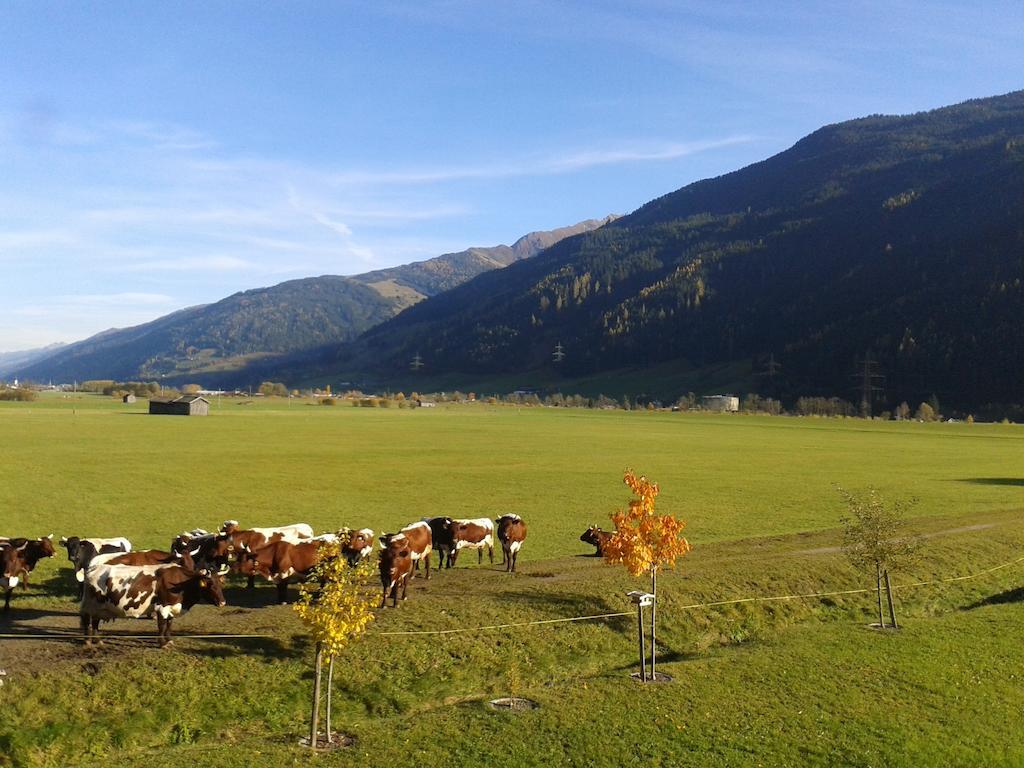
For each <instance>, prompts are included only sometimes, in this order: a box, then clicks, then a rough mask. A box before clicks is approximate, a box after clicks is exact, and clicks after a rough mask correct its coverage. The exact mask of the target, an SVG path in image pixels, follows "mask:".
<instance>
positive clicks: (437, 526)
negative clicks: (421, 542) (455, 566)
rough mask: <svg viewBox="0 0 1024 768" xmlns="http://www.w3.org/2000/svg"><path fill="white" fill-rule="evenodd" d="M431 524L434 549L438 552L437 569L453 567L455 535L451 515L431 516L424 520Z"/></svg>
mask: <svg viewBox="0 0 1024 768" xmlns="http://www.w3.org/2000/svg"><path fill="white" fill-rule="evenodd" d="M424 522H425V523H426V524H427V525H428V526H430V537H431V540H432V543H433V549H434V551H435V552H437V553H438V556H439V560H438V563H437V569H438V570H441V569H442V568H451V567H452V562H453V560H454V553H455V535H454V534H453V533H452V523H453V522H454V521H453V520H452V519H451V518H450V517H430V518H427V519H426V520H424Z"/></svg>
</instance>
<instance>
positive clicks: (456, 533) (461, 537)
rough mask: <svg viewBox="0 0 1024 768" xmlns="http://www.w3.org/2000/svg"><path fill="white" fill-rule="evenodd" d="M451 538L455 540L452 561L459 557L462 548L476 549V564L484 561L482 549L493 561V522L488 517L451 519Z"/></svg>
mask: <svg viewBox="0 0 1024 768" xmlns="http://www.w3.org/2000/svg"><path fill="white" fill-rule="evenodd" d="M452 538H453V539H454V540H455V551H454V552H453V553H452V557H451V560H452V563H453V564H454V563H455V561H456V560H457V559H458V557H459V552H460V551H461V550H463V549H475V550H476V562H477V564H479V563H482V562H483V561H484V549H486V550H487V556H488V557H489V558H490V559H491V563H493V562H494V523H493V522H492V521H491V519H490V518H489V517H478V518H476V519H474V520H452Z"/></svg>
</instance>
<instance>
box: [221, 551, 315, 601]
mask: <svg viewBox="0 0 1024 768" xmlns="http://www.w3.org/2000/svg"><path fill="white" fill-rule="evenodd" d="M320 544H321V542H319V541H307V542H303V543H301V544H290V543H289V542H287V541H275V542H274V543H272V544H267V545H266V546H265V547H260V548H259V549H257V550H254V551H252V552H243V553H242V554H241V555H240V556H239V558H238V572H239V573H241V574H242V575H243V576H248V577H249V578H250V579H252V578H255V577H256V576H262V577H263V578H265V579H266V580H267V581H272V582H274V583H275V584H276V585H277V602H278V604H283V603H287V602H288V584H289V583H295V582H298V581H304V580H305V579H306V577H307V576H308V575H309V573H310V571H312V570H313V568H314V566H315V565H316V564H317V560H318V553H319V550H320Z"/></svg>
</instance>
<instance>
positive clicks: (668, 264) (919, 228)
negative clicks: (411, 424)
mask: <svg viewBox="0 0 1024 768" xmlns="http://www.w3.org/2000/svg"><path fill="white" fill-rule="evenodd" d="M556 232H557V234H548V235H532V236H527V238H524V239H523V240H520V241H519V242H517V243H516V244H515V245H513V246H511V247H508V248H506V247H504V246H499V247H498V248H496V249H469V250H467V251H464V252H462V253H460V254H449V255H447V256H444V257H439V259H437V260H431V261H429V262H422V263H420V264H416V265H407V266H406V267H399V268H395V269H393V270H380V271H378V272H373V273H369V274H367V275H360V276H357V277H354V278H340V277H325V278H310V279H308V280H305V281H302V280H300V281H292V282H291V283H284V284H282V285H280V286H275V287H274V288H267V289H260V290H258V291H247V292H245V293H241V294H236V295H235V296H232V297H229V298H227V299H225V300H223V301H222V302H218V303H217V304H213V305H210V306H208V307H198V308H193V309H188V310H182V311H181V312H179V313H176V314H174V315H170V316H168V317H166V318H161V319H160V320H157V321H154V323H151V324H148V325H146V326H139V327H137V328H134V329H127V330H124V331H115V332H108V333H106V334H100V335H98V336H96V337H93V339H90V340H87V341H86V342H79V343H78V344H75V345H69V346H68V347H66V348H64V349H61V350H59V351H58V352H57V353H56V354H55V355H52V356H51V357H49V358H47V359H46V360H43V361H38V362H36V363H35V364H34V365H32V366H29V367H28V368H26V369H23V370H22V371H21V372H20V373H21V374H22V375H23V377H24V376H27V375H32V376H34V377H36V378H51V377H52V378H54V379H67V378H70V376H71V372H72V371H75V372H76V373H77V378H82V377H84V376H85V375H86V374H85V370H86V368H88V370H89V371H90V373H89V375H91V376H97V377H99V376H101V375H102V376H103V377H106V378H110V377H115V378H118V377H120V378H126V377H137V378H149V377H150V376H153V377H156V376H163V377H167V378H168V379H169V380H173V379H177V380H179V381H181V380H182V377H190V378H192V379H193V380H196V377H197V376H198V375H199V374H203V375H204V376H210V377H215V380H216V381H217V382H218V383H221V384H224V383H230V382H233V383H239V384H241V383H245V384H251V383H255V382H258V381H259V380H262V379H273V380H284V381H286V382H288V383H289V384H291V385H293V386H294V385H300V384H304V383H313V382H317V383H324V382H331V381H333V382H338V381H341V380H343V379H344V380H362V381H373V382H378V383H380V384H381V385H382V386H390V387H392V388H402V389H406V388H409V389H412V388H417V389H420V391H429V389H430V388H431V387H432V386H438V384H439V383H444V382H448V383H449V384H448V386H451V385H454V384H459V385H461V386H462V387H463V388H467V389H468V388H470V387H473V386H475V385H476V384H478V383H481V382H489V383H495V382H505V383H507V382H512V381H514V382H516V383H517V384H518V385H520V386H522V385H525V386H540V387H550V388H552V389H555V388H559V389H563V391H582V392H586V391H587V390H588V389H589V390H599V388H601V387H606V386H608V382H609V381H615V382H619V383H621V382H625V381H628V382H630V384H629V386H630V387H632V389H625V386H626V385H625V384H622V387H623V389H619V390H617V391H616V390H609V389H607V388H606V389H601V390H599V391H604V392H605V393H609V392H610V393H613V394H615V395H616V396H617V395H618V394H620V393H621V392H632V393H633V394H637V393H639V392H641V391H643V392H646V393H655V394H657V395H658V396H659V397H661V398H662V399H663V398H665V397H671V396H675V395H678V394H680V391H685V388H686V387H689V388H692V389H695V390H698V391H701V390H703V391H704V392H707V391H709V390H711V389H712V388H713V387H714V388H717V387H724V386H729V387H731V388H732V389H733V391H738V393H743V392H745V391H751V392H754V391H756V392H759V393H761V394H763V395H770V396H773V397H779V398H782V399H784V400H790V401H792V400H793V399H795V398H796V397H798V396H801V395H813V396H817V395H823V396H839V397H843V398H846V399H850V400H854V401H857V400H859V399H861V398H862V397H863V398H864V399H866V400H868V401H869V404H870V405H871V406H872V407H873V408H874V410H876V411H877V410H879V409H882V408H887V407H893V406H894V405H896V404H898V403H899V402H900V401H902V400H906V401H908V402H910V403H912V404H914V403H917V402H920V401H922V400H925V399H931V398H933V397H934V398H937V399H938V400H940V402H941V403H942V404H943V405H948V406H950V407H952V408H954V409H973V408H981V407H984V406H987V405H990V404H996V405H998V404H1021V403H1024V321H1022V319H1021V318H1022V317H1024V285H1022V281H1024V91H1018V92H1014V93H1010V94H1006V95H1004V96H998V97H992V98H986V99H976V100H972V101H968V102H964V103H962V104H958V105H955V106H950V107H944V108H941V109H936V110H932V111H929V112H922V113H917V114H912V115H903V116H884V115H873V116H869V117H865V118H860V119H856V120H850V121H847V122H843V123H838V124H834V125H828V126H825V127H823V128H821V129H819V130H817V131H815V132H814V133H812V134H810V135H808V136H806V137H805V138H803V139H801V140H800V141H798V142H797V143H796V144H794V145H793V146H792V147H790V148H789V149H787V150H785V151H783V152H781V153H779V154H777V155H775V156H773V157H770V158H768V159H766V160H764V161H762V162H759V163H755V164H753V165H750V166H747V167H746V168H742V169H740V170H737V171H735V172H732V173H728V174H725V175H723V176H720V177H717V178H713V179H706V180H703V181H699V182H696V183H693V184H689V185H687V186H684V187H682V188H681V189H678V190H676V191H674V192H671V193H669V194H666V195H664V196H663V197H660V198H658V199H656V200H653V201H651V202H649V203H647V204H645V205H643V206H641V207H640V208H639V209H637V210H636V211H634V212H633V213H631V214H629V215H627V216H623V217H621V218H615V219H613V220H612V219H602V220H598V221H590V222H584V223H583V224H581V225H578V227H577V228H574V229H573V230H572V231H570V230H558V231H556ZM497 267H500V269H496V268H497ZM285 307H287V309H285ZM556 352H557V354H555V353H556ZM413 359H416V360H417V361H418V363H419V364H421V365H422V367H420V368H419V370H418V371H417V372H415V373H413V372H411V371H410V361H411V360H413ZM86 363H88V364H87V365H86ZM203 381H206V379H203ZM695 382H696V383H695ZM619 383H616V384H615V386H619ZM494 386H495V388H497V386H498V385H497V384H495V385H494ZM438 388H441V387H440V386H439V387H438ZM593 393H594V394H596V391H594V392H593Z"/></svg>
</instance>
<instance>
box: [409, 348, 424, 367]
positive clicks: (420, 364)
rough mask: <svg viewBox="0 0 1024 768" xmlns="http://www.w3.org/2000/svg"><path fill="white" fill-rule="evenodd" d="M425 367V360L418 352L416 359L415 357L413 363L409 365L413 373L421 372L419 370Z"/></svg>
mask: <svg viewBox="0 0 1024 768" xmlns="http://www.w3.org/2000/svg"><path fill="white" fill-rule="evenodd" d="M423 366H424V362H423V358H422V357H420V353H419V352H417V353H416V355H415V357H413V359H412V362H411V363H409V368H410V369H411V370H413V371H419V369H420V368H422V367H423Z"/></svg>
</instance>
